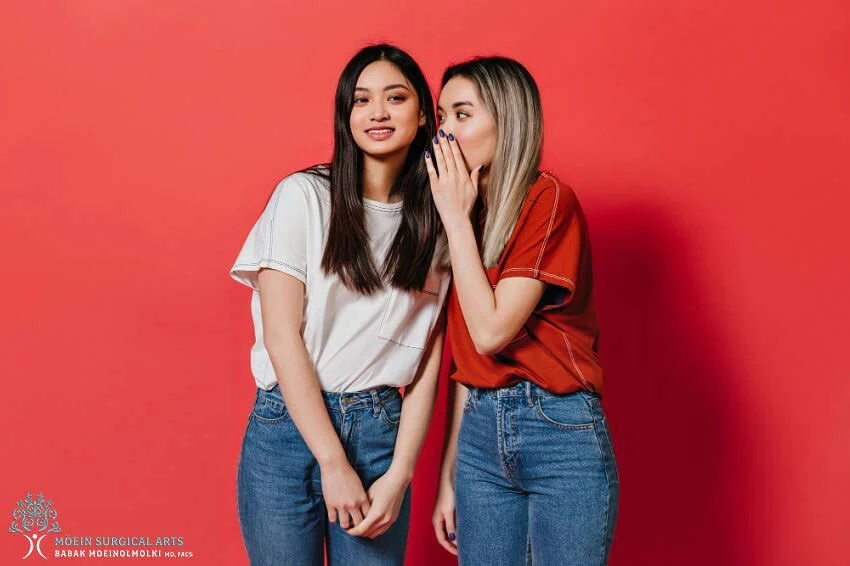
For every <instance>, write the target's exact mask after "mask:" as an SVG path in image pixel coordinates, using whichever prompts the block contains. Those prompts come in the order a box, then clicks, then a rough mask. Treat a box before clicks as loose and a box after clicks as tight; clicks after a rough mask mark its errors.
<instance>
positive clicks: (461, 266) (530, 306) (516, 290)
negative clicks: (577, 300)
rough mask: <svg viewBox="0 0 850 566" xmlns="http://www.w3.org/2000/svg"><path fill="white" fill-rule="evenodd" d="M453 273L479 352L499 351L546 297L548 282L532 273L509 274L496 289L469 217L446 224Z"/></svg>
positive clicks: (462, 310) (461, 303)
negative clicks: (492, 283) (522, 275)
mask: <svg viewBox="0 0 850 566" xmlns="http://www.w3.org/2000/svg"><path fill="white" fill-rule="evenodd" d="M446 233H447V235H448V239H449V252H450V254H451V261H452V277H453V279H454V285H455V288H456V289H457V296H458V302H459V303H460V310H461V312H463V318H464V320H465V321H466V327H467V328H468V329H469V335H470V337H471V338H472V341H473V343H474V344H475V349H476V350H477V351H478V353H479V354H483V355H491V354H495V353H497V352H499V351H500V350H501V349H502V348H504V347H505V346H506V345H507V344H508V343H509V342H510V341H511V340H513V338H514V337H515V336H516V335H517V333H518V332H519V330H520V328H522V325H523V324H525V322H526V321H527V320H528V317H529V316H531V313H532V312H533V311H534V308H535V307H536V306H537V303H539V302H540V299H541V297H543V291H544V289H545V288H546V284H545V283H544V282H543V281H540V280H538V279H532V278H530V277H506V278H504V279H501V280H500V281H499V283H498V284H497V285H496V288H495V289H493V288H492V287H491V286H490V281H489V280H488V279H487V274H486V272H485V271H484V264H483V263H482V262H481V256H480V255H479V252H478V246H477V244H476V242H475V234H474V232H473V230H472V223H471V222H470V220H469V218H468V217H461V218H458V219H457V220H456V221H455V222H454V224H452V225H448V224H447V225H446Z"/></svg>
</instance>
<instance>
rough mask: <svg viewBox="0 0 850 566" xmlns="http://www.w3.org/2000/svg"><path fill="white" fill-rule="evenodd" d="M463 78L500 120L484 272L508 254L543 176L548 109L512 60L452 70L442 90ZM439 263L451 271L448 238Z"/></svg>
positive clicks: (478, 61)
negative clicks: (531, 194)
mask: <svg viewBox="0 0 850 566" xmlns="http://www.w3.org/2000/svg"><path fill="white" fill-rule="evenodd" d="M455 77H463V78H465V79H468V80H470V81H472V83H474V84H475V86H476V87H477V88H478V95H479V97H480V98H481V101H482V102H483V103H484V106H485V107H486V108H487V110H488V111H489V112H490V114H491V115H492V116H493V118H494V120H495V121H496V152H495V154H494V156H493V161H492V162H491V163H490V164H489V172H488V179H487V190H486V194H484V193H482V194H481V198H482V200H483V202H482V204H483V206H484V213H485V215H486V216H485V220H484V233H483V235H482V238H481V244H480V251H481V256H482V260H483V262H484V267H485V268H486V267H492V266H493V265H495V264H496V262H497V261H498V260H499V256H500V255H501V254H502V251H503V250H504V249H505V245H506V244H507V243H508V239H509V238H510V236H511V232H512V231H513V229H514V226H516V223H517V220H518V219H519V213H520V210H521V209H522V203H523V201H524V200H525V197H526V195H528V189H529V188H530V187H531V185H532V184H533V183H534V181H535V180H536V179H537V177H538V175H539V174H540V171H539V167H540V154H541V150H542V146H543V110H542V106H541V104H540V91H539V90H538V89H537V83H536V82H535V81H534V78H533V77H532V76H531V74H530V73H529V72H528V70H527V69H526V68H525V67H523V66H522V65H521V64H520V63H518V62H517V61H514V60H513V59H509V58H507V57H476V58H474V59H471V60H469V61H465V62H463V63H458V64H457V65H452V66H451V67H449V68H448V69H446V71H445V72H444V73H443V79H442V82H441V85H442V87H445V86H446V83H448V82H449V81H450V80H451V79H453V78H455ZM434 256H435V261H436V262H437V263H438V264H440V265H441V266H443V267H448V266H449V254H448V246H447V241H446V239H445V238H444V237H443V238H440V240H439V242H438V245H437V248H436V250H435V253H434Z"/></svg>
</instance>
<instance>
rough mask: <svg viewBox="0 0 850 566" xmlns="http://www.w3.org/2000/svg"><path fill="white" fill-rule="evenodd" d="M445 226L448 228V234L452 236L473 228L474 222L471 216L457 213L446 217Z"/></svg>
mask: <svg viewBox="0 0 850 566" xmlns="http://www.w3.org/2000/svg"><path fill="white" fill-rule="evenodd" d="M443 228H445V230H446V236H447V237H448V238H452V237H454V236H455V235H456V234H459V233H461V232H463V231H464V230H467V229H471V228H472V222H471V221H470V220H469V216H463V215H456V216H452V217H449V218H446V219H445V220H444V221H443Z"/></svg>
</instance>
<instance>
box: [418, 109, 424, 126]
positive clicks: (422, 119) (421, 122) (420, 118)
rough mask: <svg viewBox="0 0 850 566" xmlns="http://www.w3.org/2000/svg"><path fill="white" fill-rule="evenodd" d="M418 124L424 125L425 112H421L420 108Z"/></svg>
mask: <svg viewBox="0 0 850 566" xmlns="http://www.w3.org/2000/svg"><path fill="white" fill-rule="evenodd" d="M419 125H420V126H424V125H425V112H423V111H422V110H420V111H419Z"/></svg>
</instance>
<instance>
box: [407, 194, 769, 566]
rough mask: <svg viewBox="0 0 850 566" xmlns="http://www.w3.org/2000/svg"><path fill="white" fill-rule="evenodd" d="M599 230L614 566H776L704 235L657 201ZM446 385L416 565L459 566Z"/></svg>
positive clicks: (419, 516) (423, 493) (421, 474)
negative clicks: (439, 494)
mask: <svg viewBox="0 0 850 566" xmlns="http://www.w3.org/2000/svg"><path fill="white" fill-rule="evenodd" d="M589 222H590V232H591V241H592V249H593V267H594V279H595V294H596V304H597V307H598V310H599V316H600V324H601V328H602V336H601V339H600V354H601V358H602V362H603V364H604V367H605V372H606V394H605V400H604V404H605V409H606V412H607V416H608V419H609V423H610V427H611V431H612V437H613V443H614V450H615V452H616V455H617V460H618V465H619V472H620V481H621V499H620V514H619V518H618V523H617V530H616V533H615V536H614V548H613V549H612V553H611V565H612V566H643V565H647V566H650V565H651V566H667V565H670V566H674V565H675V566H678V565H681V564H688V565H689V566H709V565H710V566H716V565H717V564H724V565H726V566H744V565H746V566H753V565H756V564H763V561H761V560H759V559H758V557H757V554H758V552H757V551H758V547H757V544H758V541H757V540H755V537H754V536H753V530H754V523H753V522H754V520H755V512H754V511H755V510H754V507H753V505H754V503H755V501H754V496H753V494H752V493H750V492H749V491H750V490H749V486H752V485H757V477H756V475H755V474H756V467H755V465H754V463H753V461H752V459H753V457H752V451H751V450H749V446H750V445H751V440H750V438H749V437H748V430H749V429H748V426H749V425H748V421H749V417H748V415H747V410H746V405H745V401H746V400H745V399H743V398H742V395H741V394H740V393H739V389H740V388H739V387H737V385H738V383H740V379H741V377H742V376H741V375H739V374H737V373H736V371H740V370H739V369H737V368H738V367H739V366H736V364H734V363H733V361H734V360H733V359H732V356H733V355H734V353H733V352H730V350H729V348H728V346H727V343H728V341H729V339H728V338H727V337H726V336H724V334H723V328H724V323H725V324H734V321H725V322H724V321H722V320H720V319H719V316H717V315H715V313H712V312H710V311H709V310H708V308H706V307H704V304H705V303H706V301H705V299H706V297H707V295H705V293H711V292H712V281H711V280H701V279H700V277H698V273H697V271H696V270H697V267H698V265H697V263H696V261H697V258H695V255H694V254H695V250H694V249H693V247H692V246H689V242H688V235H689V230H692V229H693V228H692V227H690V226H688V225H687V224H686V223H685V221H684V220H682V219H674V218H671V217H670V216H669V214H667V213H665V212H664V211H662V210H660V209H659V208H655V207H653V206H651V205H648V204H646V203H634V204H624V205H623V206H622V207H618V208H616V209H610V208H609V209H606V210H596V211H594V213H593V215H592V216H590V218H589ZM701 272H709V273H712V270H711V269H708V268H703V269H701ZM444 370H445V365H444ZM447 383H448V380H447V378H446V376H445V374H443V376H442V378H441V382H440V386H441V390H440V394H439V397H438V401H437V406H436V409H435V413H434V418H433V421H432V424H431V429H430V432H429V435H428V439H427V440H426V443H425V447H424V448H423V452H422V455H421V458H420V461H419V466H418V468H417V474H416V479H415V480H414V486H413V516H412V518H411V531H410V538H409V543H408V553H407V560H406V564H407V565H408V566H426V565H427V566H452V565H455V564H457V561H456V560H455V558H454V557H453V556H451V555H449V554H448V553H447V552H446V551H445V550H443V549H442V548H441V547H440V546H439V545H438V544H437V542H436V539H435V537H434V534H433V529H432V527H431V511H432V508H433V502H434V497H435V491H436V485H437V474H438V468H439V460H440V454H441V449H442V439H443V428H444V422H445V420H444V416H445V398H446V385H447ZM541 566H549V565H541Z"/></svg>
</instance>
